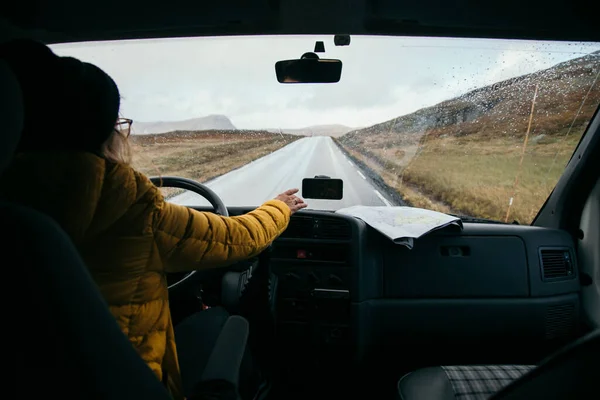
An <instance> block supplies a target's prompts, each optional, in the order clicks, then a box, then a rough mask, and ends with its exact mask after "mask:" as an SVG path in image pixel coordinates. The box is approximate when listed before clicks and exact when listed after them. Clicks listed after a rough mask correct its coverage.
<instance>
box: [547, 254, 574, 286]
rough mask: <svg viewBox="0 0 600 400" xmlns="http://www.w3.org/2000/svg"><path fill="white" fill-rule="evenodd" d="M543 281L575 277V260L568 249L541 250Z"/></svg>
mask: <svg viewBox="0 0 600 400" xmlns="http://www.w3.org/2000/svg"><path fill="white" fill-rule="evenodd" d="M540 262H541V265H542V279H544V280H556V279H565V278H571V277H573V275H574V273H573V260H572V257H571V252H570V251H569V250H568V249H542V250H540Z"/></svg>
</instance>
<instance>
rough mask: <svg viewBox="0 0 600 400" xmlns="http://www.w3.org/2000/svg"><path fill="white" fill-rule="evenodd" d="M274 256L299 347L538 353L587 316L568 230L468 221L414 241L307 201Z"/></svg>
mask: <svg viewBox="0 0 600 400" xmlns="http://www.w3.org/2000/svg"><path fill="white" fill-rule="evenodd" d="M246 211H249V210H245V209H230V212H231V214H232V215H238V214H241V213H243V212H246ZM270 267H271V273H272V275H273V276H274V277H275V281H276V286H277V287H276V291H275V293H276V295H275V298H274V303H275V304H274V308H275V311H276V321H277V336H278V340H279V341H280V343H281V344H282V346H283V348H285V346H286V344H287V345H289V346H288V347H290V348H296V350H297V351H296V354H295V357H302V356H306V354H307V353H306V351H307V349H309V348H310V349H313V350H311V351H310V357H312V358H319V357H320V358H322V359H335V360H337V362H338V363H347V362H367V363H368V361H369V360H370V359H377V360H379V361H378V362H381V360H384V359H387V360H389V359H394V358H396V357H403V360H407V359H410V358H413V359H414V361H415V363H416V364H415V365H418V364H421V365H430V364H435V365H439V363H440V362H444V360H447V361H448V362H459V361H460V362H473V363H476V362H482V363H483V362H487V363H491V362H511V363H518V362H535V361H538V360H539V359H538V358H537V357H538V356H539V355H541V354H545V353H546V352H547V351H548V348H552V347H553V346H559V345H560V344H561V343H564V342H566V341H568V340H569V339H571V338H572V335H574V334H575V333H576V330H577V327H578V324H579V292H580V283H579V279H578V272H577V259H576V254H575V250H574V243H573V239H572V238H571V236H570V235H569V234H568V233H567V232H564V231H560V230H554V229H545V228H539V227H532V226H520V225H509V224H485V223H464V228H463V229H462V230H461V231H459V230H454V229H441V230H439V231H436V232H433V233H430V234H428V235H426V236H424V237H422V238H420V239H417V240H415V243H414V247H413V248H412V249H408V248H406V247H404V246H402V245H397V244H394V243H393V242H391V241H390V240H388V239H387V238H385V237H384V236H382V235H381V234H379V233H378V232H377V231H375V230H373V229H371V228H369V227H368V226H367V225H366V224H365V223H364V222H363V221H361V220H358V219H355V218H352V217H349V216H344V215H339V214H335V213H331V212H319V211H302V212H299V213H296V214H294V215H293V216H292V219H291V222H290V225H289V228H288V229H287V230H286V231H285V232H284V233H283V234H282V235H281V236H280V237H279V238H278V239H277V240H276V241H275V243H274V244H273V249H272V253H271V262H270ZM300 343H302V344H304V346H300V347H299V346H298V344H300ZM314 349H317V350H314ZM336 349H337V350H336Z"/></svg>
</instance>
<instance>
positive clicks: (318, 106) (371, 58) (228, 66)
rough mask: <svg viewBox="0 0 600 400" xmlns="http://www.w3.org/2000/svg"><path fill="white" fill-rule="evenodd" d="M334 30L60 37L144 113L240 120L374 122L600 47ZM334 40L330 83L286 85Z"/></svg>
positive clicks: (127, 107)
mask: <svg viewBox="0 0 600 400" xmlns="http://www.w3.org/2000/svg"><path fill="white" fill-rule="evenodd" d="M332 39H333V38H332V37H330V36H287V37H284V36H277V37H273V36H261V37H207V38H189V39H161V40H143V41H121V42H98V43H76V44H62V45H55V46H51V47H52V48H53V49H54V50H55V52H57V53H58V54H60V55H70V56H74V57H77V58H80V59H82V60H84V61H89V62H92V63H94V64H96V65H98V66H99V67H101V68H102V69H104V70H105V71H106V72H107V73H108V74H109V75H111V76H112V77H113V78H114V79H115V81H116V82H117V84H118V85H119V88H120V91H121V94H122V96H123V101H122V113H123V114H124V115H127V116H128V117H131V118H133V119H135V120H138V121H168V120H182V119H187V118H196V117H201V116H205V115H209V114H224V115H227V116H228V117H230V118H231V120H232V121H234V124H235V125H236V126H238V127H241V128H248V129H256V128H273V127H282V128H300V127H305V126H309V125H315V124H335V123H339V124H344V125H348V126H368V125H370V124H374V123H377V122H381V121H384V120H387V119H391V118H394V117H396V116H399V115H402V114H405V113H408V112H412V111H415V110H417V109H418V108H421V107H424V106H430V105H434V104H436V103H437V102H440V101H443V100H445V99H448V98H451V97H453V96H456V95H459V94H462V93H465V92H467V91H468V90H471V89H474V88H476V87H481V86H485V85H488V84H491V83H494V82H497V81H498V80H502V79H507V78H510V77H513V76H518V75H522V74H525V73H529V72H534V71H536V70H539V69H543V68H548V67H550V66H552V65H553V64H556V63H558V62H561V61H565V60H568V59H571V58H575V57H578V56H580V55H583V54H585V53H589V52H591V51H594V50H598V49H600V45H598V44H593V43H592V44H581V43H576V44H572V43H550V42H537V43H536V42H530V41H514V40H511V41H508V40H491V39H489V40H484V39H443V38H442V39H440V38H402V37H353V38H352V43H351V45H350V46H347V47H335V46H334V45H333V43H332V42H333V40H332ZM316 40H323V41H324V42H325V49H326V53H325V54H324V55H321V56H322V57H326V58H339V59H341V60H342V62H343V63H344V66H343V72H342V80H341V81H340V82H339V83H337V84H331V85H282V84H279V83H278V82H277V81H276V77H275V71H274V64H275V62H276V61H278V60H281V59H290V58H298V57H300V55H301V54H303V53H304V52H306V51H311V50H312V49H313V46H314V42H315V41H316Z"/></svg>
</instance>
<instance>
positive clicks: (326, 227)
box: [314, 218, 352, 240]
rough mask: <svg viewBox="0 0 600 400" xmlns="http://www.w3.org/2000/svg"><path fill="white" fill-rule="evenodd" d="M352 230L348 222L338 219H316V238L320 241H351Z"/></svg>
mask: <svg viewBox="0 0 600 400" xmlns="http://www.w3.org/2000/svg"><path fill="white" fill-rule="evenodd" d="M351 235H352V228H351V226H350V224H349V223H348V221H345V220H343V219H337V218H315V232H314V237H315V238H319V239H335V240H344V239H350V237H351Z"/></svg>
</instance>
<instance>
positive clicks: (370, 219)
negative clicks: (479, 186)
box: [336, 206, 462, 249]
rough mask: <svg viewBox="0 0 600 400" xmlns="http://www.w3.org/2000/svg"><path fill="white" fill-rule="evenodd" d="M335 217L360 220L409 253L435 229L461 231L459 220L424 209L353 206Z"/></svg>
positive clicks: (340, 211) (343, 209)
mask: <svg viewBox="0 0 600 400" xmlns="http://www.w3.org/2000/svg"><path fill="white" fill-rule="evenodd" d="M336 213H338V214H343V215H349V216H352V217H355V218H359V219H361V220H363V221H365V223H366V224H367V225H369V226H371V227H372V228H373V229H376V230H378V231H379V232H381V233H382V234H384V235H385V236H387V237H388V238H390V239H391V240H392V241H393V242H394V243H396V244H401V245H404V246H406V247H408V248H409V249H412V247H413V244H414V239H418V238H420V237H421V236H423V235H425V234H427V233H429V232H431V231H434V230H436V229H440V228H443V227H446V226H449V225H454V226H457V227H458V228H460V229H462V221H461V220H460V218H458V217H454V216H452V215H448V214H444V213H440V212H437V211H431V210H426V209H423V208H414V207H369V206H354V207H348V208H342V209H340V210H337V211H336Z"/></svg>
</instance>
